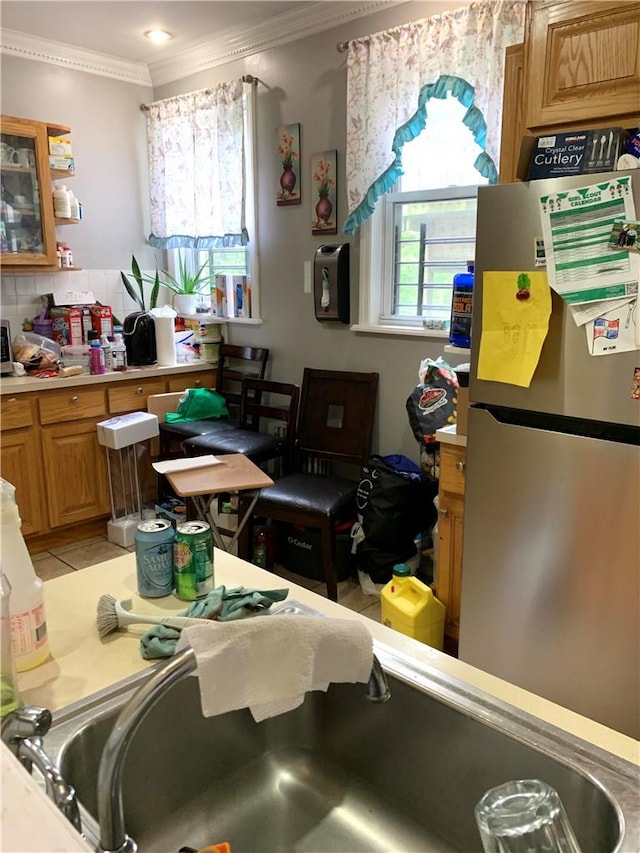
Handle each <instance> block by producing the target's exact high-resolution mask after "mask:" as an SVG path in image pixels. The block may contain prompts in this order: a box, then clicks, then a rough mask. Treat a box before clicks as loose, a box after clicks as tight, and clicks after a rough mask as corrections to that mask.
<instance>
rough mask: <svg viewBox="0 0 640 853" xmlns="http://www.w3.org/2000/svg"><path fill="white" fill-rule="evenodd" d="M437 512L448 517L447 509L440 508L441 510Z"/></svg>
mask: <svg viewBox="0 0 640 853" xmlns="http://www.w3.org/2000/svg"><path fill="white" fill-rule="evenodd" d="M438 512H439V513H440V515H449V510H448V509H444V508H442V509H440V510H438Z"/></svg>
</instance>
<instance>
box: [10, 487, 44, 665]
mask: <svg viewBox="0 0 640 853" xmlns="http://www.w3.org/2000/svg"><path fill="white" fill-rule="evenodd" d="M15 495H16V489H15V486H12V485H11V483H9V482H7V480H4V479H2V477H0V563H2V570H3V571H4V573H5V574H6V576H7V577H8V578H9V583H10V584H11V600H10V612H11V650H12V652H13V660H14V663H15V667H16V669H17V671H18V672H24V671H25V670H26V669H33V668H34V667H36V666H39V665H40V664H41V663H44V662H45V660H46V659H47V658H48V657H49V639H48V636H47V617H46V613H45V606H44V594H43V585H42V581H41V580H40V578H39V577H38V576H37V575H36V573H35V569H34V568H33V563H32V562H31V557H30V556H29V552H28V551H27V546H26V545H25V541H24V538H23V536H22V530H21V527H22V522H21V520H20V515H19V512H18V506H17V504H16V497H15Z"/></svg>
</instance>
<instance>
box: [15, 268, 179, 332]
mask: <svg viewBox="0 0 640 853" xmlns="http://www.w3.org/2000/svg"><path fill="white" fill-rule="evenodd" d="M143 274H148V275H152V276H153V275H155V270H147V271H145V270H143ZM70 290H73V291H79V290H90V291H92V293H93V295H94V296H95V298H96V301H97V302H100V303H102V304H103V305H110V306H111V308H112V309H113V313H114V315H115V316H116V317H117V318H118V319H119V320H120V321H122V320H124V318H125V317H126V315H127V314H130V313H131V312H132V311H136V310H137V306H136V304H135V302H134V301H133V300H132V299H131V297H130V296H129V295H128V293H127V292H126V290H125V289H124V285H123V284H122V278H121V276H120V271H119V270H76V271H74V272H56V273H33V274H29V275H26V274H24V273H20V274H19V275H12V274H10V273H9V274H7V273H4V271H3V274H2V280H1V282H0V306H1V308H0V316H1V317H2V319H3V320H8V321H9V323H10V325H11V335H12V336H13V335H16V334H17V333H18V332H19V331H20V330H21V329H22V324H23V322H24V321H25V319H29V320H33V318H34V317H37V316H38V314H39V313H40V310H41V308H42V301H41V297H42V296H44V295H45V294H47V293H65V292H67V291H70ZM163 290H165V288H161V290H160V297H159V302H160V304H162V303H163V301H169V299H170V297H171V294H170V292H169V291H166V294H163ZM163 296H165V299H163ZM147 298H148V297H147Z"/></svg>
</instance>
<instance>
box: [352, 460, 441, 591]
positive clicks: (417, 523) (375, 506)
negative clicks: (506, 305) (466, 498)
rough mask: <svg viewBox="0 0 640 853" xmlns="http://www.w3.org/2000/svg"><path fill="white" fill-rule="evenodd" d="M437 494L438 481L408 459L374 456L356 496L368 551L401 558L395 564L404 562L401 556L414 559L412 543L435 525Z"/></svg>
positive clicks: (364, 472) (366, 467)
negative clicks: (406, 555) (431, 478)
mask: <svg viewBox="0 0 640 853" xmlns="http://www.w3.org/2000/svg"><path fill="white" fill-rule="evenodd" d="M437 493H438V483H437V480H430V479H429V478H428V477H426V476H425V475H424V474H423V473H422V472H421V471H420V468H418V466H417V465H415V463H413V462H412V461H411V460H410V459H407V457H406V456H400V455H396V456H371V457H370V458H369V459H368V460H367V462H366V464H365V465H363V466H362V471H361V473H360V482H359V483H358V489H357V492H356V507H357V513H358V519H359V521H360V523H361V525H362V532H363V533H364V540H365V541H366V543H367V547H368V548H375V549H378V550H379V551H382V552H386V553H388V554H397V555H400V558H399V559H398V560H396V561H395V562H402V557H401V555H405V554H409V555H410V556H414V555H415V553H416V549H415V545H414V541H413V540H414V539H415V537H416V536H417V535H418V533H421V532H423V531H425V530H431V529H432V528H433V525H434V524H435V520H436V509H435V506H434V504H433V499H434V497H435V496H436V494H437ZM362 544H363V543H360V545H362ZM360 545H359V546H358V550H359V548H360ZM356 553H358V551H356ZM389 576H390V575H389Z"/></svg>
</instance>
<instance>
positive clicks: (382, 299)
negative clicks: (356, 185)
mask: <svg viewBox="0 0 640 853" xmlns="http://www.w3.org/2000/svg"><path fill="white" fill-rule="evenodd" d="M465 110H466V108H465V107H463V106H461V105H460V104H459V103H458V101H457V100H456V99H454V98H451V97H448V98H447V99H446V100H444V99H443V100H439V99H432V100H430V101H429V103H428V106H427V112H428V119H427V127H426V128H425V130H424V131H423V132H422V133H421V134H420V136H418V137H417V138H416V139H414V140H413V141H412V142H409V143H406V144H405V146H404V148H403V149H402V158H403V170H404V174H403V176H402V177H401V178H400V180H399V181H398V184H397V187H396V191H395V192H393V193H387V194H386V195H385V196H384V197H383V198H381V199H380V200H379V202H378V205H377V207H376V211H375V213H374V214H373V216H372V217H371V219H370V220H369V221H367V222H366V223H365V224H364V225H363V226H362V243H361V266H360V316H359V323H358V325H357V326H356V327H355V328H356V329H362V330H366V331H386V332H394V333H401V334H402V333H405V334H425V332H426V333H428V334H431V335H434V336H443V337H444V336H446V335H447V334H448V329H449V319H450V315H451V295H452V282H453V276H454V275H455V274H456V273H459V272H466V270H467V262H468V261H472V260H473V258H474V255H475V226H476V196H477V188H478V185H479V184H486V183H487V180H486V179H485V178H483V177H482V176H481V175H480V173H479V172H477V171H476V170H475V168H474V166H473V164H474V162H475V160H476V157H477V156H478V154H479V153H480V151H481V149H480V147H479V146H478V145H477V144H476V143H475V142H474V140H473V137H472V135H471V133H470V132H469V130H468V129H467V128H466V127H465V126H464V124H463V123H462V118H463V116H464V113H465Z"/></svg>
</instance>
